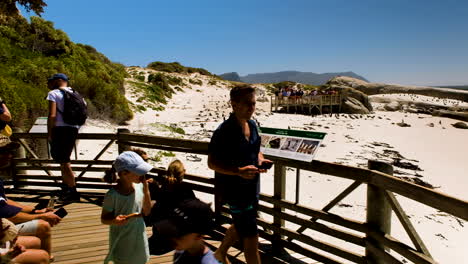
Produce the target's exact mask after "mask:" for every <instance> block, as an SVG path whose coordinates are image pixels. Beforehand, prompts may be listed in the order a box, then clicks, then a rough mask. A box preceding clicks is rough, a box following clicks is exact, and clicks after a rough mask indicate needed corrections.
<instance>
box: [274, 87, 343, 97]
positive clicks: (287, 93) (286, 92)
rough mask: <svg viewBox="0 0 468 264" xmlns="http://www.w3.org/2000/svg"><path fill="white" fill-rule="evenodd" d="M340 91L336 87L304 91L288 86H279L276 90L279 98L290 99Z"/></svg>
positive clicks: (336, 93)
mask: <svg viewBox="0 0 468 264" xmlns="http://www.w3.org/2000/svg"><path fill="white" fill-rule="evenodd" d="M338 94H339V93H338V91H337V90H334V89H327V90H319V89H314V90H309V91H304V90H302V89H300V88H299V89H297V88H294V87H286V88H279V89H277V90H276V91H275V96H277V97H278V99H280V100H282V99H286V98H287V99H289V100H297V99H300V98H305V97H307V98H309V97H313V96H318V95H338Z"/></svg>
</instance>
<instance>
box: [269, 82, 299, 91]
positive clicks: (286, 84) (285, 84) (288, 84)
mask: <svg viewBox="0 0 468 264" xmlns="http://www.w3.org/2000/svg"><path fill="white" fill-rule="evenodd" d="M296 84H297V83H296V82H291V81H284V82H279V83H274V84H273V86H274V87H275V88H278V89H284V88H288V87H291V86H294V85H296Z"/></svg>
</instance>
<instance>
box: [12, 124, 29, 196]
mask: <svg viewBox="0 0 468 264" xmlns="http://www.w3.org/2000/svg"><path fill="white" fill-rule="evenodd" d="M22 132H23V130H22V129H21V128H18V127H14V128H13V133H22ZM13 158H14V159H24V158H26V150H25V149H24V147H23V146H22V145H20V147H19V148H18V149H16V151H15V153H14V155H13ZM24 164H25V163H18V164H16V162H15V161H14V160H13V161H12V162H11V179H12V180H13V183H14V186H15V189H16V188H18V185H17V182H18V179H17V177H16V175H17V174H26V171H24V170H17V169H16V165H24Z"/></svg>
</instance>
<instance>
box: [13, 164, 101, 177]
mask: <svg viewBox="0 0 468 264" xmlns="http://www.w3.org/2000/svg"><path fill="white" fill-rule="evenodd" d="M16 168H18V169H20V170H44V168H47V170H48V171H60V167H59V166H45V167H44V166H35V165H34V166H28V165H17V166H16ZM72 169H73V171H85V170H86V169H87V167H77V166H73V167H72ZM108 169H109V167H104V168H103V167H101V168H96V167H94V168H89V169H88V171H93V172H103V171H106V170H108ZM51 178H53V177H52V175H51Z"/></svg>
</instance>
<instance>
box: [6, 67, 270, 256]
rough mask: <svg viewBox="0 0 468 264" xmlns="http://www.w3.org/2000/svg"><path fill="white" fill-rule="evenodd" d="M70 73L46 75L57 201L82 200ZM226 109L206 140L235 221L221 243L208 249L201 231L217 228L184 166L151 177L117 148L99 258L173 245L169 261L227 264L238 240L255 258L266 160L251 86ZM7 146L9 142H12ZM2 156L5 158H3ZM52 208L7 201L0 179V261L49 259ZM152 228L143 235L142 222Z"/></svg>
mask: <svg viewBox="0 0 468 264" xmlns="http://www.w3.org/2000/svg"><path fill="white" fill-rule="evenodd" d="M68 82H69V79H68V76H66V75H65V74H62V73H57V74H54V75H53V76H52V77H50V78H49V79H48V87H49V89H50V91H49V93H48V95H47V97H46V99H47V100H48V101H49V115H48V123H47V127H48V141H49V143H50V151H51V156H52V158H53V159H54V161H55V162H57V163H59V164H60V168H61V174H62V184H63V185H62V186H61V193H60V196H59V199H58V202H60V203H63V204H65V203H71V202H76V201H79V200H80V194H79V192H78V190H77V188H76V182H75V175H74V172H73V170H72V168H71V163H70V155H71V152H72V149H73V147H74V145H75V141H76V138H77V135H78V131H79V129H80V125H77V124H70V123H67V118H66V117H65V116H64V115H65V114H64V112H66V109H65V108H66V104H65V102H66V99H65V98H66V96H68V94H67V93H74V92H75V91H74V90H73V89H72V88H70V87H69V85H68ZM230 101H231V105H232V110H233V112H232V114H231V115H230V117H229V119H227V120H226V121H224V122H223V123H222V124H221V125H220V126H219V127H218V128H217V129H216V131H215V132H214V133H213V137H212V139H211V142H210V144H209V156H208V167H209V168H211V169H212V170H214V171H215V182H216V184H215V190H216V191H215V192H216V194H217V198H218V200H219V201H220V202H221V203H225V204H228V205H229V209H230V212H231V216H232V220H233V224H232V225H231V227H229V229H228V230H227V232H226V236H225V238H224V240H223V242H222V244H221V246H220V247H219V248H218V249H217V250H216V251H215V252H212V251H211V250H210V249H209V248H208V247H207V246H206V245H205V243H204V240H203V236H204V235H205V234H207V233H209V232H210V231H211V230H212V229H213V228H214V227H215V215H214V213H213V211H212V209H211V205H210V204H208V203H205V202H203V201H201V200H199V199H197V197H196V196H195V193H194V192H193V190H192V188H191V187H190V185H189V184H187V183H185V182H184V181H183V179H184V175H185V168H184V165H183V164H182V162H181V161H179V160H174V161H173V162H171V164H170V165H169V167H168V169H167V174H166V175H165V176H164V177H162V178H152V177H149V176H148V173H149V172H150V171H151V169H152V168H153V167H152V165H150V164H149V163H148V162H147V161H148V155H147V153H146V152H144V151H143V150H141V149H131V150H129V151H125V152H123V153H121V154H120V155H119V156H118V157H117V158H116V160H115V161H114V162H113V166H112V168H111V169H110V170H108V171H107V172H106V175H105V176H104V180H105V181H106V182H108V183H112V184H114V185H113V186H112V188H111V189H110V190H109V191H108V192H107V193H106V195H105V197H104V201H103V205H102V212H101V222H102V223H103V224H105V225H109V226H110V233H109V252H108V254H107V256H106V259H105V263H109V262H113V263H115V264H123V263H132V264H133V263H135V264H139V263H146V262H147V261H148V260H149V257H150V255H160V254H164V253H166V252H169V251H171V250H175V253H174V257H173V262H174V263H178V264H184V263H202V264H214V263H229V260H228V259H227V252H228V249H229V247H230V246H232V245H233V244H234V243H235V242H236V241H238V240H241V241H242V242H243V246H244V253H245V257H246V260H247V263H249V264H250V263H260V256H259V252H258V230H257V222H256V218H257V210H258V201H259V191H260V181H259V175H260V173H263V172H266V170H265V169H261V168H260V166H261V165H262V164H265V163H271V161H270V160H267V159H265V158H264V156H263V154H262V153H261V152H260V142H261V139H260V135H259V132H258V128H257V126H256V123H255V122H254V121H252V120H251V117H252V115H253V113H254V112H255V105H256V98H255V89H254V88H253V87H251V86H236V87H234V88H233V89H232V90H231V92H230ZM1 107H2V108H1V110H0V120H3V121H5V122H10V121H11V114H10V112H9V111H8V108H7V107H6V105H5V103H4V102H3V101H2V104H1ZM12 144H13V145H12ZM18 147H19V145H18V144H17V143H16V142H9V143H8V144H6V145H4V146H1V145H0V155H2V163H3V164H2V166H8V165H9V161H10V160H11V158H12V155H13V152H14V151H15V149H16V148H18ZM3 157H7V158H5V160H4V159H3ZM55 211H56V210H54V209H53V208H48V207H46V208H37V207H36V208H35V207H31V206H26V205H23V204H20V203H17V202H14V201H12V200H11V199H7V197H6V195H5V193H4V188H3V182H2V181H1V180H0V218H1V221H2V228H1V229H0V244H2V245H1V246H0V253H1V262H0V263H49V262H50V261H53V259H54V257H53V256H52V255H51V228H52V227H53V226H55V225H57V224H59V223H60V221H61V220H62V219H61V218H60V217H59V216H58V215H57V214H55ZM147 226H151V227H152V228H153V235H152V236H151V237H150V238H148V237H147V236H146V230H145V228H146V227H147Z"/></svg>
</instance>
